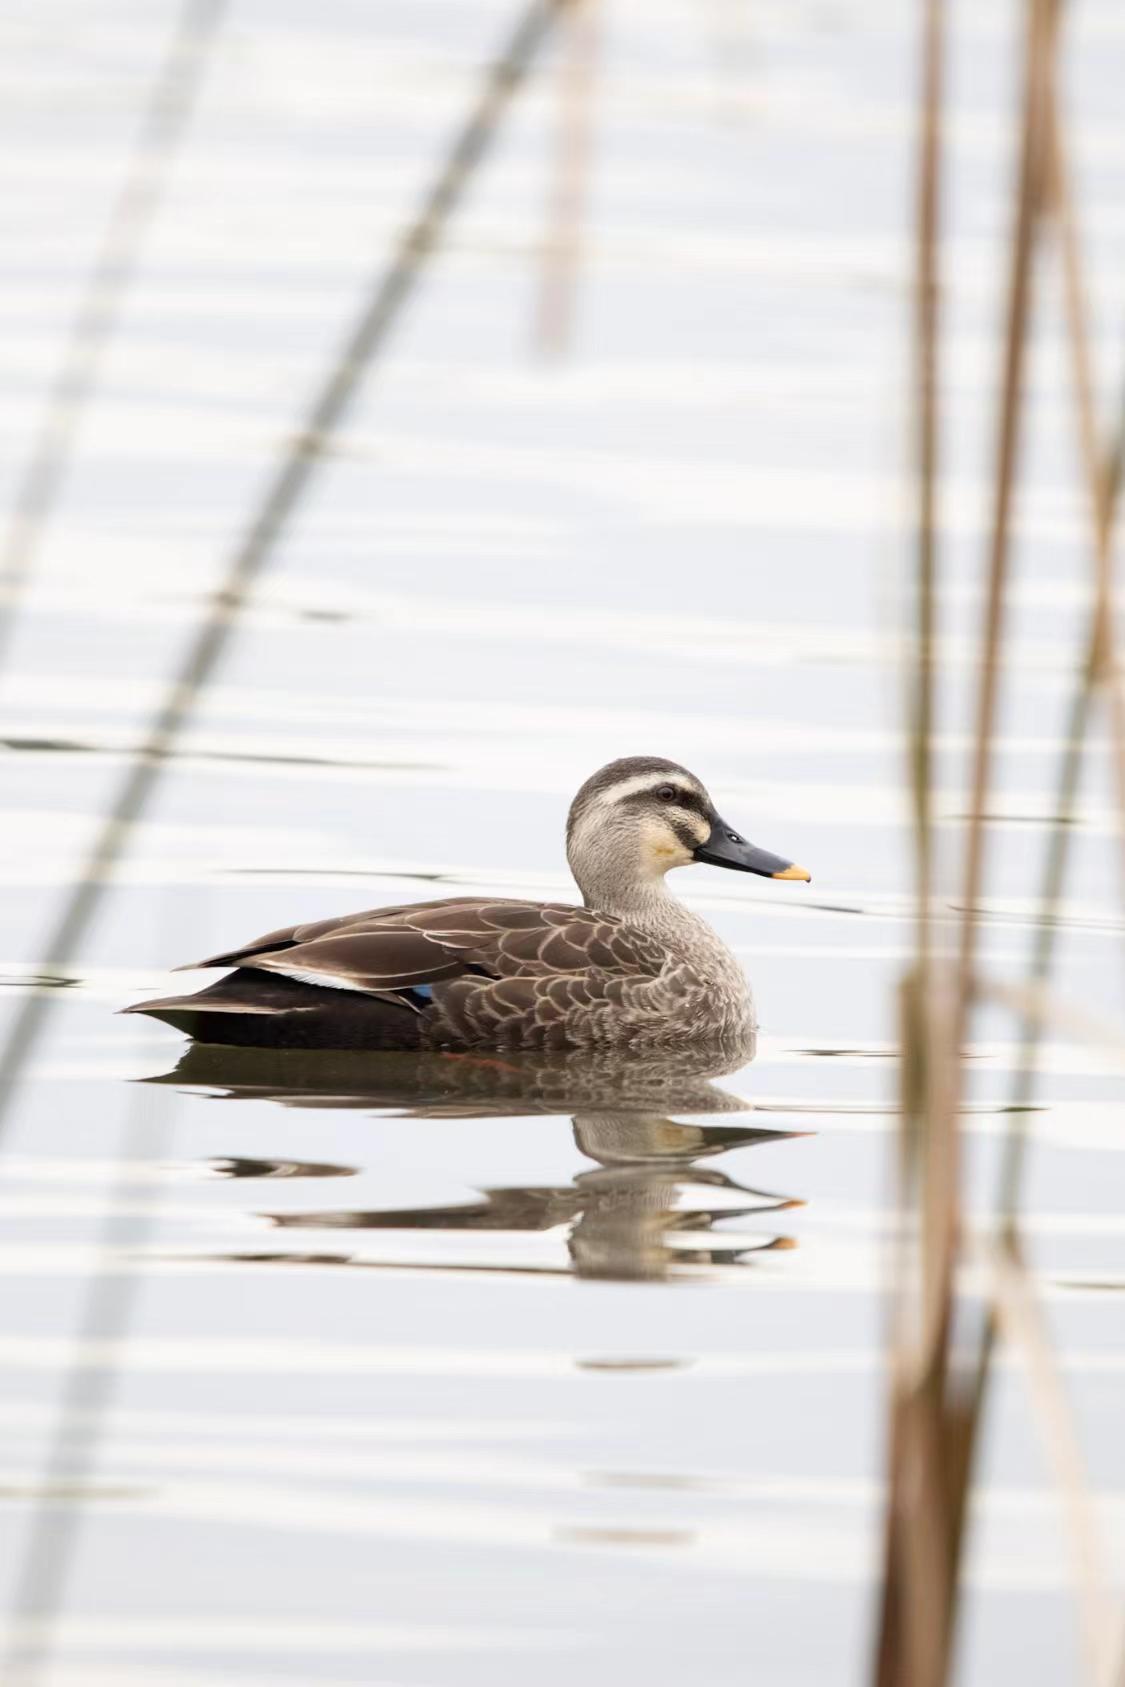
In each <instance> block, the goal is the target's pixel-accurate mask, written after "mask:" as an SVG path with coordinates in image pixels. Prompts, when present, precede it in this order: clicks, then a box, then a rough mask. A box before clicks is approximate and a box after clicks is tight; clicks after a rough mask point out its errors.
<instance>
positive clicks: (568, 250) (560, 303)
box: [535, 0, 600, 357]
mask: <svg viewBox="0 0 1125 1687" xmlns="http://www.w3.org/2000/svg"><path fill="white" fill-rule="evenodd" d="M599 3H600V0H567V14H566V19H565V26H564V28H563V29H562V31H561V46H562V58H561V63H560V65H559V86H558V118H557V131H556V138H555V156H554V159H553V164H552V178H551V184H550V187H549V190H548V200H547V226H546V230H545V233H544V237H543V257H542V263H541V265H540V272H539V296H538V300H537V305H536V314H535V341H536V344H537V346H538V348H539V350H540V351H541V352H543V353H545V354H546V355H547V356H550V357H562V356H564V355H565V354H566V353H567V352H568V351H569V350H570V349H571V346H572V343H573V339H574V324H575V318H576V314H577V303H578V277H579V271H580V269H581V264H582V251H583V245H584V238H585V228H586V216H587V202H588V199H589V185H590V173H591V167H592V162H593V137H594V91H595V89H594V84H595V81H596V78H597V66H598V47H599V41H598V36H599V28H598V12H597V8H598V5H599Z"/></svg>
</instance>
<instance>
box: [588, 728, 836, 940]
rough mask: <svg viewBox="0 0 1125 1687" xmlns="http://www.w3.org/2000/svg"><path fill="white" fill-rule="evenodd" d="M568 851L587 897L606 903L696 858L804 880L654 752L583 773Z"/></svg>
mask: <svg viewBox="0 0 1125 1687" xmlns="http://www.w3.org/2000/svg"><path fill="white" fill-rule="evenodd" d="M566 855H567V860H568V861H569V862H570V870H571V872H572V873H573V874H574V877H575V879H576V881H577V883H578V885H579V888H580V889H581V891H582V893H583V895H584V896H585V897H586V900H587V903H588V904H590V905H592V906H595V907H604V908H613V907H614V906H616V905H619V904H620V903H621V902H622V895H621V892H622V888H623V886H625V885H630V884H631V885H634V886H636V887H638V888H641V887H643V886H649V887H651V886H652V885H653V884H654V883H656V882H658V881H659V880H661V879H663V877H664V875H665V873H667V872H668V871H669V869H670V868H672V867H689V866H691V865H692V863H693V862H696V861H706V862H709V863H710V864H711V865H712V866H714V867H733V868H734V869H735V870H736V871H737V872H740V873H760V874H761V875H762V876H763V877H764V878H768V879H805V880H807V879H808V878H809V874H808V873H806V871H805V869H804V868H803V867H796V866H794V865H793V863H792V862H791V861H785V860H784V859H783V858H782V857H781V856H779V855H770V854H769V852H768V851H767V850H764V849H759V848H758V847H757V846H756V845H755V844H751V843H747V841H746V839H745V838H744V837H743V836H742V834H741V833H740V832H738V831H736V830H735V828H734V827H733V826H730V825H728V824H727V822H726V821H725V820H724V819H723V818H722V816H721V815H720V814H719V812H718V810H717V809H716V807H715V805H714V803H713V802H712V801H711V798H710V796H709V795H708V793H707V788H706V786H705V785H704V784H703V782H702V780H700V779H697V778H696V776H695V774H694V773H689V772H688V770H687V768H686V767H680V766H679V765H678V764H677V763H676V762H671V761H665V760H663V758H662V757H660V756H626V757H624V758H623V759H622V760H620V761H613V762H610V763H609V765H608V766H607V767H603V768H601V769H600V770H599V771H598V772H597V773H595V774H594V775H593V776H592V777H591V778H589V779H587V781H586V783H585V784H584V785H583V787H582V789H581V790H580V791H579V793H578V795H577V796H576V797H575V799H574V801H573V803H572V804H571V806H570V814H569V816H568V818H567V824H566Z"/></svg>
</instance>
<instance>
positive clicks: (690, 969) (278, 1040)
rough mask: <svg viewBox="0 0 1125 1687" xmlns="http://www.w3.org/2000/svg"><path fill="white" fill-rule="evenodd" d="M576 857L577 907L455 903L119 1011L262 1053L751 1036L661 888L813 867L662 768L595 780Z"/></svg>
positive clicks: (373, 923)
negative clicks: (742, 827) (746, 828)
mask: <svg viewBox="0 0 1125 1687" xmlns="http://www.w3.org/2000/svg"><path fill="white" fill-rule="evenodd" d="M566 855H567V861H568V863H569V865H570V869H571V872H572V874H573V876H574V879H575V882H576V884H577V886H578V889H579V891H580V892H581V894H582V905H581V906H575V905H571V904H569V903H564V902H532V901H526V900H523V899H520V898H514V897H476V896H453V897H444V898H441V899H439V900H436V901H430V902H412V903H403V904H399V905H395V906H392V907H386V908H370V909H365V910H364V911H362V912H360V913H355V914H345V915H343V916H337V917H334V918H330V919H324V920H314V921H312V922H310V923H301V924H297V925H293V926H284V927H281V928H279V929H278V930H277V931H271V932H267V933H266V934H265V935H264V936H263V937H257V938H254V939H253V941H251V942H249V943H245V944H243V945H242V946H241V947H240V948H234V949H227V950H224V951H223V952H222V953H220V954H217V955H211V956H209V957H207V958H206V959H205V960H201V961H193V962H189V963H188V964H187V966H186V967H184V968H177V969H176V970H177V971H181V970H192V969H203V970H205V969H214V968H224V969H230V970H228V971H226V974H225V976H224V977H223V978H221V979H219V980H217V981H216V982H215V983H213V984H211V985H209V986H207V987H206V988H204V989H202V990H199V991H196V992H194V993H192V994H189V995H184V996H168V997H164V998H160V999H158V1000H155V1001H142V1002H136V1003H134V1004H132V1005H131V1006H130V1007H128V1008H126V1009H124V1010H123V1011H124V1012H126V1013H144V1014H149V1015H151V1016H153V1017H154V1018H156V1019H159V1020H162V1021H163V1022H164V1023H166V1024H168V1025H171V1026H173V1027H174V1028H175V1029H177V1030H179V1031H183V1032H186V1033H187V1035H188V1036H190V1037H192V1038H193V1039H194V1040H195V1041H197V1042H202V1043H222V1044H227V1045H231V1046H240V1047H259V1048H261V1047H269V1048H322V1049H323V1048H333V1049H358V1050H369V1051H372V1052H377V1051H393V1050H399V1051H408V1050H428V1051H441V1052H453V1053H458V1052H467V1051H472V1050H478V1051H479V1050H491V1051H498V1052H503V1051H505V1050H511V1051H518V1050H548V1051H550V1050H554V1051H572V1050H573V1051H581V1050H589V1051H607V1050H622V1051H642V1052H643V1051H644V1050H662V1049H663V1050H674V1049H676V1048H684V1047H691V1046H693V1045H707V1044H710V1045H716V1046H717V1045H722V1044H729V1043H732V1042H733V1043H738V1042H740V1041H742V1042H745V1041H746V1040H747V1039H748V1038H751V1037H752V1036H753V1034H754V1031H755V1028H756V1014H755V1008H754V1001H753V996H752V994H751V990H750V986H749V983H748V981H747V979H746V976H745V974H744V973H743V970H742V968H741V966H740V965H739V962H738V960H737V958H736V957H735V956H734V955H733V954H732V953H731V951H730V950H729V949H728V948H727V946H726V944H725V943H723V941H722V939H721V938H720V937H719V935H718V933H717V932H715V931H714V930H713V929H712V928H711V926H710V925H709V924H708V923H707V921H706V920H704V919H703V918H702V917H701V916H700V915H699V914H697V913H695V912H694V911H693V910H691V909H689V908H687V907H686V906H685V905H684V904H683V903H682V902H681V901H679V899H678V898H677V897H675V896H674V895H673V894H672V892H671V891H670V890H669V888H668V886H667V883H666V878H667V875H668V873H669V872H670V871H671V870H672V869H674V868H678V867H687V866H690V865H693V864H695V863H706V864H708V865H710V866H713V867H720V868H725V869H730V870H733V871H735V872H742V873H755V874H758V875H760V876H762V877H765V878H770V879H783V880H803V881H805V882H806V883H807V882H809V881H810V875H809V874H808V873H807V872H806V870H805V869H804V868H803V867H799V866H797V865H796V864H795V863H793V862H791V861H787V860H785V859H783V858H782V857H781V856H777V855H771V854H770V853H769V852H768V851H767V850H764V849H760V848H758V847H757V845H755V844H751V843H749V842H748V841H747V840H746V839H745V838H744V837H743V836H742V834H741V833H740V832H738V831H736V830H735V829H734V827H733V826H731V825H729V824H728V823H727V822H726V821H725V820H724V819H723V818H722V817H721V815H720V814H719V812H718V810H717V809H716V807H715V804H714V803H713V802H712V800H711V797H710V795H709V794H708V791H707V788H706V786H705V785H704V784H703V782H702V781H701V780H700V779H698V778H697V777H696V776H695V775H694V774H693V773H690V772H688V770H687V769H686V768H684V767H681V766H680V765H679V764H678V763H676V762H673V761H667V760H665V759H664V758H663V757H659V756H626V757H622V758H620V759H619V760H617V761H612V762H610V763H609V764H608V765H607V766H605V767H603V768H600V769H599V770H598V772H597V773H595V774H593V775H592V776H591V777H590V778H589V779H587V780H586V782H585V784H583V785H582V787H581V788H580V790H579V791H578V794H577V796H576V797H575V798H574V801H573V802H572V803H571V805H570V811H569V814H568V816H567V823H566Z"/></svg>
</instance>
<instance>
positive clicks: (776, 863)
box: [695, 819, 812, 883]
mask: <svg viewBox="0 0 1125 1687" xmlns="http://www.w3.org/2000/svg"><path fill="white" fill-rule="evenodd" d="M695 859H696V860H697V861H706V862H709V863H710V865H711V866H712V867H733V868H735V869H736V871H738V872H740V873H760V874H761V875H762V877H763V878H765V879H804V880H805V881H806V883H809V882H811V879H812V875H811V874H810V873H806V871H805V869H804V868H803V867H796V866H794V864H793V862H792V861H784V860H783V859H782V858H781V856H780V855H771V854H770V852H769V850H768V849H758V848H757V847H756V845H754V844H752V843H747V842H746V839H745V838H744V837H742V836H741V835H740V834H739V833H738V832H736V831H735V830H734V828H733V827H731V826H728V825H727V823H726V821H725V820H718V819H717V820H716V821H715V824H714V825H713V826H712V827H711V836H710V837H709V838H708V839H707V841H706V843H701V844H700V845H699V848H698V849H697V850H696V851H695Z"/></svg>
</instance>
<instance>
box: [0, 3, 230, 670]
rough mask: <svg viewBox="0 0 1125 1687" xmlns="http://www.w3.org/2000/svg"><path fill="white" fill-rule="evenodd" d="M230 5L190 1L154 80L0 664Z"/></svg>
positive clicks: (27, 476) (53, 396) (30, 498)
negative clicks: (104, 360)
mask: <svg viewBox="0 0 1125 1687" xmlns="http://www.w3.org/2000/svg"><path fill="white" fill-rule="evenodd" d="M224 4H225V0H184V4H183V6H182V7H181V10H180V13H179V15H178V17H177V19H176V21H175V23H174V25H173V27H172V32H171V35H170V37H169V39H168V44H167V46H166V48H165V52H164V55H163V58H162V60H161V62H160V64H159V65H158V67H157V70H156V74H155V76H154V78H153V82H152V87H151V90H150V93H149V97H148V101H147V104H146V106H145V110H144V113H143V115H142V118H141V123H140V128H139V130H138V132H137V140H136V144H135V146H134V149H133V154H132V157H131V159H130V161H129V165H128V168H127V170H126V175H125V180H124V182H123V184H122V187H121V191H120V193H119V194H118V196H117V199H116V201H115V202H114V204H113V207H112V209H111V211H110V214H109V218H108V221H107V223H106V227H105V232H104V234H103V236H102V242H101V246H100V248H99V250H98V253H97V256H96V257H95V259H94V263H93V266H92V268H91V270H90V273H89V275H88V276H87V278H86V283H85V286H84V287H83V290H82V294H81V297H80V299H79V304H78V309H77V311H76V312H75V315H74V320H73V322H72V324H71V327H70V332H69V334H68V336H67V338H66V341H65V344H64V347H63V354H62V358H61V360H60V362H59V366H58V369H57V371H56V374H55V378H54V381H53V382H52V385H51V388H50V390H49V392H48V394H47V400H46V403H45V405H44V409H43V416H42V420H41V422H40V425H39V429H38V432H37V433H36V435H35V437H34V439H33V441H32V445H31V451H30V454H29V456H28V460H27V465H26V467H25V469H24V471H23V475H22V478H21V479H20V481H19V483H18V485H17V487H16V492H15V497H14V500H13V510H12V516H11V520H10V523H9V527H8V531H7V534H6V535H5V538H4V544H3V549H2V550H0V590H2V594H3V595H2V596H0V661H2V660H3V657H4V655H5V652H6V649H7V646H8V643H9V641H10V639H11V636H12V630H13V628H14V626H15V622H16V614H17V611H18V608H19V602H20V599H21V598H22V596H23V593H24V590H25V588H26V586H27V582H28V579H29V577H30V574H31V570H32V567H33V564H34V561H35V557H36V555H37V553H38V550H39V546H40V544H41V542H42V539H43V535H44V532H45V531H46V528H47V525H48V523H49V521H50V519H51V516H52V514H53V513H54V509H55V505H56V504H57V502H58V500H59V497H60V495H61V493H62V491H63V488H64V486H65V483H66V475H67V470H68V468H69V466H70V460H71V457H72V456H73V454H74V448H75V443H76V440H77V435H78V429H79V425H80V423H81V420H82V414H83V411H84V410H85V408H86V405H87V404H88V403H89V401H90V398H91V397H92V395H93V393H94V391H95V389H96V387H97V380H98V375H99V372H100V370H101V363H102V358H103V356H104V355H105V352H106V350H107V349H108V346H109V343H110V341H111V339H112V337H113V333H114V330H115V328H116V327H117V323H118V319H119V317H120V315H121V309H122V306H123V304H124V303H125V299H126V295H127V293H128V291H129V287H130V284H131V282H132V280H133V277H134V276H135V274H136V272H137V267H138V264H139V263H140V259H141V254H142V251H143V248H144V241H145V235H146V234H147V232H148V230H149V228H150V227H151V226H152V224H153V222H154V221H155V219H156V215H157V212H158V211H159V209H160V202H161V200H162V198H163V196H164V190H165V187H166V184H167V180H168V173H169V170H170V168H171V165H172V162H173V159H174V157H175V153H176V149H177V147H178V145H179V142H180V140H181V138H182V136H183V133H184V130H185V129H186V127H187V124H188V120H189V119H190V117H191V114H192V110H193V109H194V106H195V102H196V99H197V97H198V94H199V89H200V85H201V83H202V80H203V76H204V73H205V71H206V69H207V65H208V62H209V58H210V49H211V46H212V43H213V42H214V39H215V32H216V29H217V27H218V24H219V20H220V17H221V15H222V12H223V7H224Z"/></svg>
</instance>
